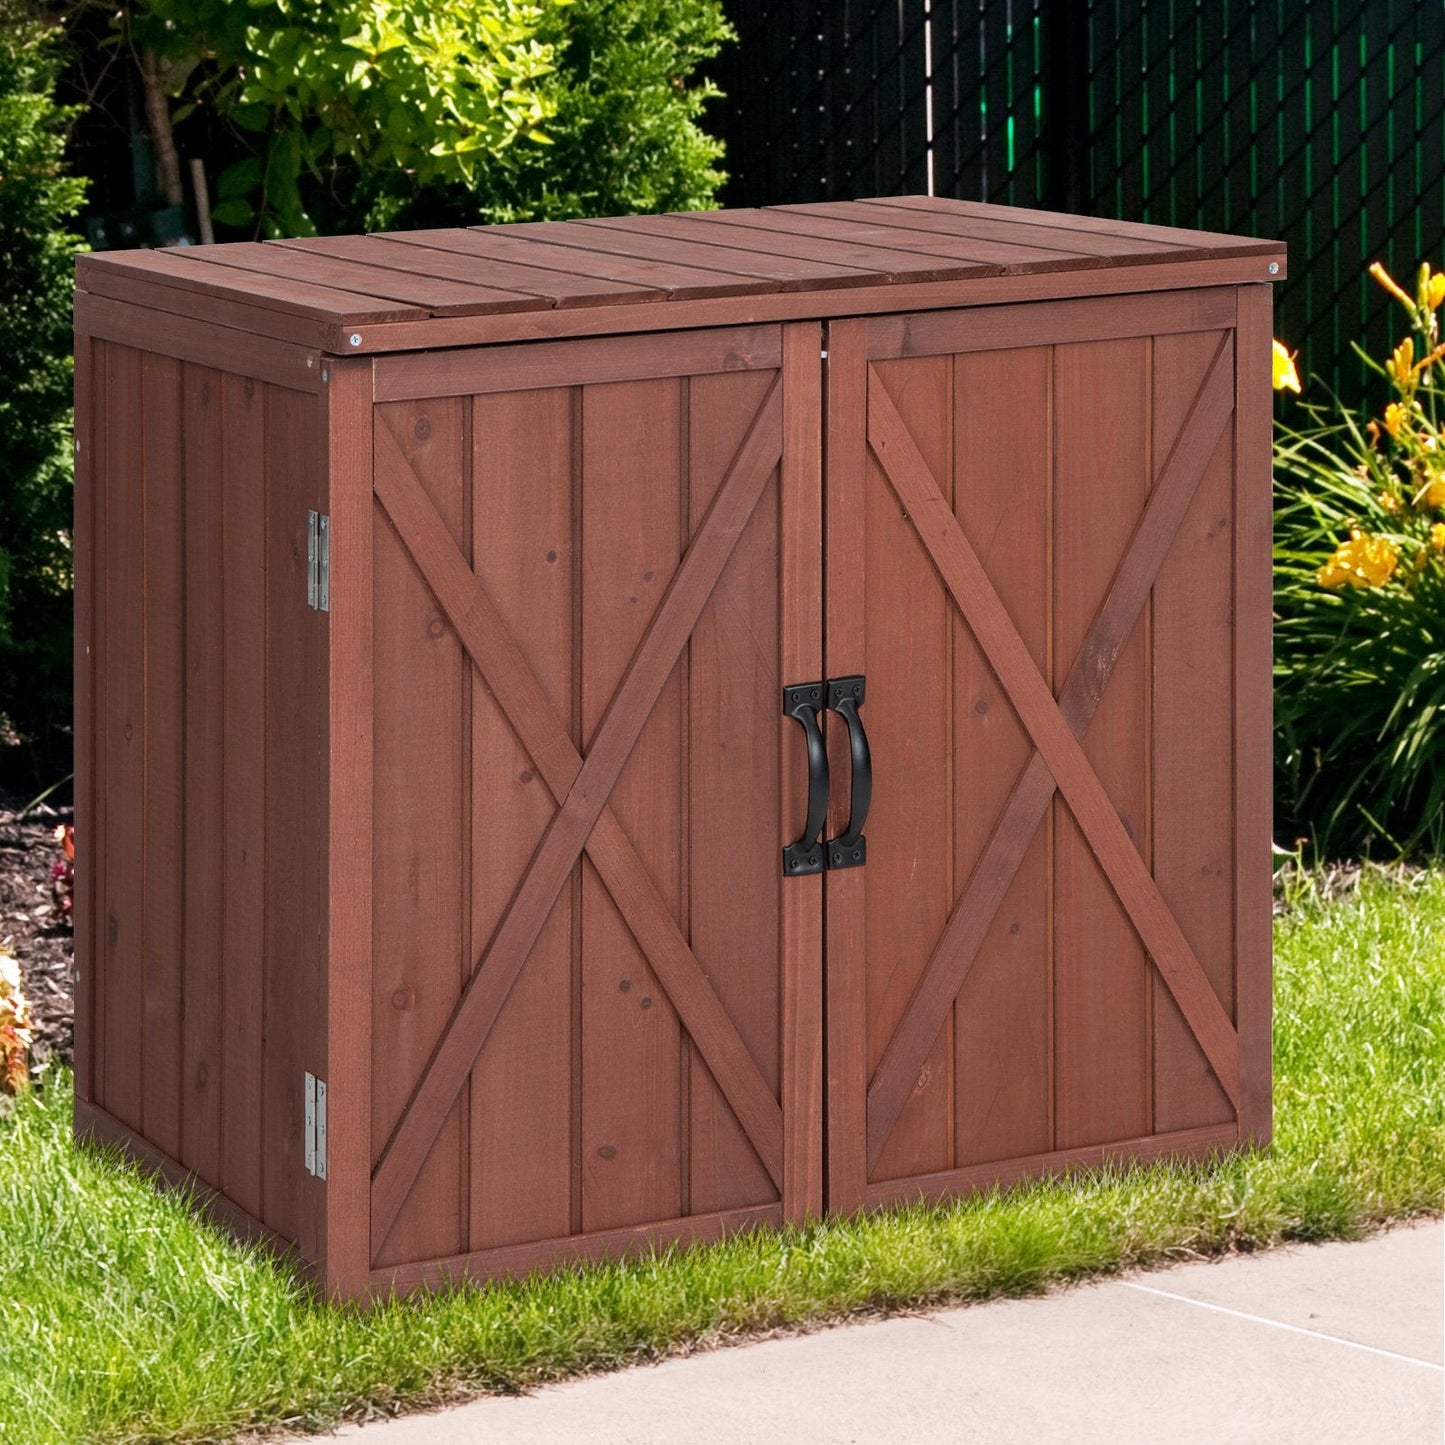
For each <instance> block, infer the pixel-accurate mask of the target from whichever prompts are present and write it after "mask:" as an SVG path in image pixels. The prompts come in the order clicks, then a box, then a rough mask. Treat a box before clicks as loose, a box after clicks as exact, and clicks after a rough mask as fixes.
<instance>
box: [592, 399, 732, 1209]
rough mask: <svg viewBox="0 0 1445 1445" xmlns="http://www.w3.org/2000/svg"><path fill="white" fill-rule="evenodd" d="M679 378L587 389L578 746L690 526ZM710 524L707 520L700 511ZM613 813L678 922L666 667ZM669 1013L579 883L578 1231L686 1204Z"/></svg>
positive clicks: (615, 681)
mask: <svg viewBox="0 0 1445 1445" xmlns="http://www.w3.org/2000/svg"><path fill="white" fill-rule="evenodd" d="M686 396H687V383H686V382H685V381H679V380H676V379H662V380H657V381H640V382H621V383H614V384H608V385H597V386H587V387H586V388H584V390H583V392H582V448H583V452H582V458H581V463H582V465H581V475H582V497H581V501H582V579H583V580H582V614H581V626H582V639H581V642H582V645H581V659H582V675H581V684H582V738H583V746H584V748H588V749H590V750H591V751H589V756H595V755H596V751H595V750H596V747H597V739H598V736H599V730H600V726H601V723H602V719H603V717H604V716H605V715H606V713H607V710H608V708H609V706H610V705H611V703H612V698H613V695H614V694H615V693H616V692H617V691H618V689H619V688H620V686H621V684H622V680H623V678H624V677H625V675H626V671H627V668H628V666H629V664H630V663H631V662H632V659H633V657H634V655H636V654H637V652H638V649H640V648H641V647H642V645H643V641H644V639H645V637H646V629H647V627H648V624H649V622H650V621H651V620H652V618H653V617H654V616H655V615H656V613H657V611H658V608H659V606H660V603H661V599H662V598H663V597H664V596H665V595H666V592H667V588H668V585H669V583H670V582H671V581H672V578H673V576H674V575H675V574H676V572H677V570H678V567H679V564H680V561H681V556H682V548H683V544H684V541H685V539H686V538H687V537H688V536H689V534H690V531H691V526H690V523H691V519H690V517H689V515H688V512H687V494H686V490H685V485H684V481H683V478H682V477H681V476H680V475H679V470H680V466H681V463H682V457H683V447H684V445H685V442H684V438H683V436H682V431H681V428H682V423H683V419H684V414H683V408H684V407H685V406H686ZM703 515H706V513H704V514H703ZM669 671H670V674H671V675H670V677H669V679H668V681H667V682H666V683H665V684H664V686H663V687H662V689H661V691H660V695H659V697H658V700H657V703H656V704H655V706H654V707H653V709H652V710H651V711H650V712H649V714H648V716H647V718H646V719H645V721H644V723H643V726H642V727H641V728H640V729H639V730H638V731H637V739H636V742H635V743H634V744H633V746H632V748H631V750H630V755H629V757H628V760H627V762H626V765H625V766H624V768H623V769H622V771H621V774H620V776H619V778H618V780H617V782H616V784H615V785H614V786H613V788H612V792H611V799H610V806H611V808H612V811H613V812H614V813H615V815H616V817H617V820H618V822H619V823H621V824H622V827H623V829H624V831H625V832H626V834H627V836H628V837H629V838H631V840H632V841H633V843H634V844H635V845H636V847H637V850H638V854H639V856H640V857H641V859H642V862H643V864H644V866H645V867H646V868H647V869H648V872H649V873H650V874H651V875H652V877H653V880H654V882H655V883H656V885H657V888H658V891H659V893H660V894H661V895H662V898H663V900H664V902H665V903H666V904H667V907H668V911H669V913H670V914H671V915H672V916H673V917H674V918H679V919H680V918H682V917H684V916H685V915H684V913H683V878H682V868H683V864H682V861H681V860H682V858H683V849H682V829H683V827H684V826H685V822H686V806H687V805H686V800H685V798H684V792H683V757H682V750H681V743H682V725H683V692H682V683H683V678H682V676H681V675H680V674H679V672H678V671H677V670H676V669H673V668H670V669H669ZM680 1070H681V1033H680V1030H679V1026H678V1022H677V1015H676V1013H675V1011H674V1009H673V1008H672V1005H671V1003H670V1002H669V1001H668V999H667V997H666V995H665V993H664V991H663V989H662V985H661V983H660V982H659V981H658V978H657V976H656V974H655V973H654V972H653V971H652V969H651V968H650V967H649V966H648V963H647V960H646V959H645V958H644V956H643V954H642V952H641V950H640V949H639V948H638V947H637V944H636V943H635V942H634V940H633V938H632V936H631V933H630V932H629V930H628V926H627V921H626V918H625V917H624V915H623V914H622V913H621V912H620V911H619V909H618V907H617V904H616V902H614V900H613V898H612V896H611V894H610V893H609V892H608V890H607V887H606V885H605V884H604V883H603V882H602V881H601V879H600V878H598V877H597V874H596V871H595V869H594V868H593V867H592V865H591V864H588V865H587V866H586V868H585V869H584V872H583V878H582V1228H583V1230H584V1232H589V1233H590V1232H591V1231H593V1230H599V1229H614V1228H618V1227H620V1226H623V1225H629V1224H641V1223H644V1222H645V1221H647V1220H651V1219H665V1218H670V1217H672V1216H674V1215H679V1214H685V1213H687V1212H689V1211H688V1207H687V1204H686V1202H685V1198H684V1180H685V1175H684V1173H683V1172H682V1171H683V1170H685V1169H686V1167H687V1161H686V1156H685V1154H683V1152H682V1150H681V1149H680V1147H679V1146H680V1144H681V1142H682V1140H683V1137H684V1119H683V1117H682V1114H681V1084H682V1080H681V1077H680Z"/></svg>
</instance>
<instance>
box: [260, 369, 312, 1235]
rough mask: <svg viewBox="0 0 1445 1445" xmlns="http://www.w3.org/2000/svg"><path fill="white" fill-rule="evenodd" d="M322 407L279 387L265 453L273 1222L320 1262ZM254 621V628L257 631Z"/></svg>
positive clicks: (268, 1149)
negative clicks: (317, 518) (306, 1084)
mask: <svg viewBox="0 0 1445 1445" xmlns="http://www.w3.org/2000/svg"><path fill="white" fill-rule="evenodd" d="M318 449H319V448H318V438H317V435H316V430H315V405H314V403H311V402H309V400H308V399H307V398H304V397H302V396H301V395H300V394H299V393H297V392H289V391H282V390H280V389H279V388H275V387H273V388H270V389H268V392H267V396H266V405H265V430H264V442H263V453H264V458H265V467H266V478H265V483H264V485H265V491H266V497H267V503H268V506H267V515H266V546H265V556H266V603H265V618H266V726H265V734H266V755H265V774H264V786H265V811H266V819H265V829H266V881H265V898H266V913H265V947H266V958H265V971H264V975H263V981H262V1032H263V1037H264V1043H263V1053H262V1135H261V1147H262V1161H263V1162H262V1169H263V1194H262V1213H261V1218H262V1219H263V1220H264V1221H265V1223H266V1224H267V1225H268V1226H269V1227H270V1228H271V1229H274V1230H275V1231H276V1233H277V1234H279V1235H281V1236H282V1237H283V1238H286V1239H290V1240H294V1241H296V1243H297V1245H298V1247H299V1248H300V1250H301V1253H302V1254H303V1255H305V1256H307V1257H313V1255H314V1252H313V1249H312V1248H308V1246H309V1245H312V1244H313V1243H314V1241H312V1240H310V1239H308V1238H307V1235H308V1232H309V1231H310V1229H311V1226H312V1222H313V1221H312V1213H311V1201H310V1198H309V1190H308V1185H309V1184H312V1183H316V1184H317V1185H318V1186H319V1181H313V1180H312V1179H311V1177H310V1176H309V1175H308V1174H307V1173H306V1167H305V1159H304V1156H303V1152H302V1150H303V1142H304V1130H303V1123H304V1120H303V1117H302V1107H303V1103H304V1091H303V1079H304V1075H305V1074H306V1073H308V1072H310V1073H315V1072H316V1070H317V1069H318V1068H319V1066H320V1060H319V1059H318V1058H316V1057H314V1056H313V1053H312V1052H311V1050H309V1049H308V1047H307V1043H308V1038H309V1035H310V1033H311V1031H312V1029H313V1028H314V1025H315V1022H316V1018H317V1013H318V1005H319V974H320V957H319V952H320V940H319V938H318V935H317V928H318V918H317V917H316V915H315V913H314V912H313V908H314V907H315V902H316V900H315V899H314V897H313V882H314V876H315V870H316V863H315V861H314V860H315V858H316V857H317V856H318V855H319V854H320V853H321V848H322V843H323V839H322V837H321V836H320V832H319V828H320V818H319V816H318V815H313V814H311V813H309V812H308V810H307V799H308V795H309V793H310V791H311V788H312V784H311V781H310V778H309V776H308V775H309V774H311V773H312V771H313V769H314V759H313V756H312V746H311V720H310V718H309V716H308V714H309V713H310V712H311V711H313V710H314V707H315V702H314V699H315V697H316V693H317V677H318V674H317V673H316V671H314V670H313V665H312V656H311V653H312V640H311V638H310V636H309V635H308V634H310V633H311V632H313V631H315V630H319V629H321V628H324V626H325V621H324V619H323V617H322V614H320V613H316V612H312V611H311V610H310V609H308V607H307V605H306V513H307V510H308V509H315V508H319V506H320V503H321V500H322V499H321V495H320V494H319V490H318V478H317V467H316V462H317V459H318ZM252 625H254V622H253V624H252Z"/></svg>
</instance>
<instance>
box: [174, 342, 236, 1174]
mask: <svg viewBox="0 0 1445 1445" xmlns="http://www.w3.org/2000/svg"><path fill="white" fill-rule="evenodd" d="M181 387H182V400H181V408H182V417H181V420H182V428H183V437H184V443H183V458H184V460H183V467H184V481H183V487H184V493H185V509H184V513H183V525H184V556H185V586H184V603H185V622H184V628H183V632H184V667H185V693H184V704H183V707H184V712H183V721H184V738H185V742H184V750H183V751H184V772H183V778H184V795H185V816H184V821H183V834H182V848H181V857H180V860H179V861H180V876H181V879H182V886H183V890H184V910H185V911H184V919H183V934H182V940H181V952H180V976H181V977H180V983H181V998H182V1000H183V1001H184V1005H185V1012H184V1015H183V1017H182V1021H181V1054H182V1061H183V1069H182V1074H181V1078H180V1080H179V1081H178V1082H179V1084H180V1096H181V1140H180V1144H181V1147H180V1150H179V1152H178V1154H177V1157H178V1158H179V1159H181V1160H182V1161H183V1162H184V1163H185V1164H186V1166H187V1167H188V1168H190V1169H191V1170H193V1171H194V1172H195V1174H196V1175H197V1176H198V1177H200V1178H201V1179H203V1180H204V1181H205V1182H206V1183H207V1184H209V1185H212V1186H213V1187H220V1186H221V1184H222V1182H223V1179H224V1169H223V1167H222V1163H221V1157H222V1156H221V1145H222V1136H221V1094H222V1089H223V1087H224V1079H223V1075H222V1072H221V1008H222V999H223V997H224V990H225V986H226V976H225V974H224V972H223V971H222V940H221V919H222V866H223V863H222V837H223V823H222V811H221V807H222V774H223V771H224V760H223V757H222V752H221V747H222V737H223V729H224V710H223V709H224V697H223V688H224V680H225V666H224V639H223V633H222V630H221V629H222V622H223V618H222V605H223V604H222V587H223V581H222V578H223V571H222V568H223V563H224V559H223V554H222V537H223V534H224V525H223V513H222V493H223V490H224V481H223V479H224V477H225V475H226V469H225V454H224V452H223V451H222V445H223V441H224V433H223V427H222V408H223V405H224V394H223V391H222V379H221V374H220V373H219V372H216V371H210V370H207V369H205V368H202V367H195V366H186V367H183V368H182V373H181Z"/></svg>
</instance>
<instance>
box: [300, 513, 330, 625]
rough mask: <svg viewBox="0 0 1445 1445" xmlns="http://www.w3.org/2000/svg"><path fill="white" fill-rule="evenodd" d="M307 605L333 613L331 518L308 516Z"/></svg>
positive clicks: (315, 515) (320, 515)
mask: <svg viewBox="0 0 1445 1445" xmlns="http://www.w3.org/2000/svg"><path fill="white" fill-rule="evenodd" d="M306 605H307V606H308V607H314V608H315V609H316V611H318V612H330V611H331V518H330V517H328V516H327V515H326V513H325V512H307V514H306Z"/></svg>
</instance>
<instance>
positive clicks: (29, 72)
mask: <svg viewBox="0 0 1445 1445" xmlns="http://www.w3.org/2000/svg"><path fill="white" fill-rule="evenodd" d="M57 39H58V35H57V32H56V31H55V30H54V29H53V28H52V27H51V26H49V25H47V24H45V23H44V22H43V21H41V20H40V19H39V18H38V17H37V15H36V14H35V12H33V11H32V10H31V9H30V8H29V6H27V5H26V4H25V3H24V0H0V356H3V358H4V364H5V372H6V375H5V384H4V385H3V386H0V468H3V476H0V715H3V718H4V721H5V722H6V723H7V724H8V725H9V727H10V728H12V729H14V730H15V731H16V732H18V733H19V734H20V736H21V737H22V738H23V739H24V740H25V741H26V742H27V743H30V744H31V745H32V746H33V747H34V748H35V749H36V750H37V752H38V754H39V756H40V758H41V759H42V760H43V761H42V762H41V764H40V766H41V767H42V768H49V767H52V766H54V765H56V763H58V762H59V761H61V760H62V758H63V750H64V746H65V744H64V740H63V729H64V728H65V727H66V725H67V724H68V722H69V718H70V696H71V689H70V668H71V660H70V648H71V642H70V639H71V627H70V587H71V553H70V518H71V471H70V456H71V453H70V445H69V433H70V404H71V336H70V298H71V289H72V286H73V275H72V269H73V264H74V258H75V253H76V251H77V250H78V249H79V245H80V240H79V237H77V236H73V235H71V234H70V232H69V229H68V223H69V221H70V219H71V218H72V217H73V216H74V215H75V213H76V211H77V210H78V209H79V207H80V204H81V199H82V197H83V195H84V190H85V183H84V182H83V181H81V180H78V179H76V178H74V177H71V176H67V175H66V174H65V172H64V168H63V166H62V163H61V154H62V151H63V149H64V145H65V134H66V128H67V126H68V125H69V122H70V118H71V115H72V114H73V112H71V111H70V110H67V109H66V108H65V107H62V106H59V105H57V104H56V103H55V100H54V98H53V92H54V87H55V81H56V77H57V74H58V72H59V70H60V67H61V65H62V63H63V57H62V54H61V52H60V49H59V47H58V44H57Z"/></svg>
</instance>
